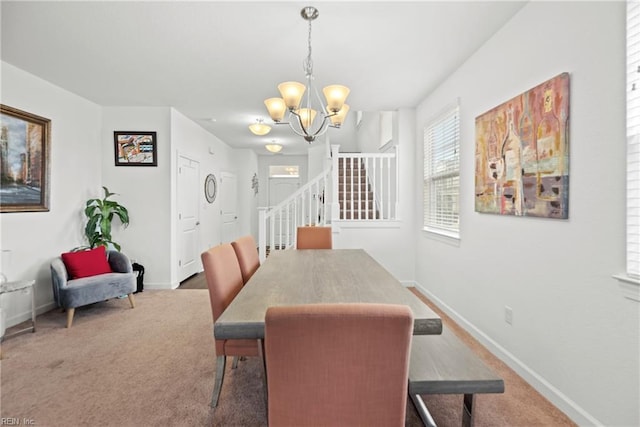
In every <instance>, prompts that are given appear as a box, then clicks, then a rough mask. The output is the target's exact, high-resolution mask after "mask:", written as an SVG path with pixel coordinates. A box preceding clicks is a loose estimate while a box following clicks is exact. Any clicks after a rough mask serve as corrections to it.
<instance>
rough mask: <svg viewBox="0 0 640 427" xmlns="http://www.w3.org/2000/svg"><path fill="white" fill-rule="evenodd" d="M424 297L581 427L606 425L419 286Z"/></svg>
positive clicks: (417, 286) (417, 285)
mask: <svg viewBox="0 0 640 427" xmlns="http://www.w3.org/2000/svg"><path fill="white" fill-rule="evenodd" d="M416 289H418V290H419V291H420V292H421V293H422V294H424V295H425V296H426V297H427V298H428V299H429V300H431V301H432V302H433V303H434V304H435V305H436V306H437V307H438V308H440V309H441V310H442V311H444V312H445V313H446V314H447V315H448V316H449V317H451V319H452V320H453V321H454V322H456V323H457V324H458V325H459V326H461V327H462V328H463V329H464V330H465V331H467V332H468V333H469V334H471V336H473V337H474V338H475V339H476V340H478V341H479V342H480V344H482V345H483V346H484V347H485V348H486V349H487V350H489V351H490V352H491V353H492V354H493V355H494V356H496V357H497V358H499V359H500V360H502V361H503V362H504V363H506V364H507V365H508V366H509V367H510V368H511V369H513V370H514V371H515V372H516V373H517V374H518V375H519V376H520V377H522V379H524V380H525V381H526V382H527V383H528V384H529V385H531V386H532V387H533V388H535V389H536V390H537V391H538V392H539V393H541V394H542V395H543V396H544V397H546V398H547V399H549V400H550V401H551V403H553V404H554V405H555V406H556V407H557V408H558V409H560V410H561V411H562V412H564V413H565V414H566V415H567V416H568V417H569V418H571V419H572V420H573V421H574V422H575V423H576V424H578V425H592V426H604V424H603V423H601V422H600V421H598V420H597V419H596V418H595V417H593V416H592V415H591V414H589V413H588V412H587V411H586V410H584V409H583V408H582V407H580V406H579V405H578V404H577V403H576V402H574V401H573V400H571V399H569V398H568V397H567V396H566V395H565V394H563V393H562V392H561V391H560V390H558V389H557V388H555V387H554V386H553V385H551V384H550V383H549V382H548V381H547V380H545V379H544V378H543V377H542V376H540V375H539V374H538V373H536V372H535V371H534V370H533V369H531V368H530V367H529V366H527V365H526V364H525V363H524V362H522V361H521V360H520V359H518V358H517V357H515V356H514V355H513V354H511V353H510V352H509V351H507V350H506V349H505V348H504V347H502V346H501V345H500V344H498V343H497V342H496V341H494V340H493V339H492V338H491V337H489V336H488V335H487V334H485V333H484V332H483V331H481V330H480V329H478V328H477V327H476V326H475V325H473V324H472V323H471V322H469V321H468V320H467V319H465V318H464V317H462V316H461V315H460V314H458V312H456V311H455V310H453V309H452V308H451V307H449V306H448V305H447V304H445V303H444V302H442V301H441V300H440V299H439V298H438V297H436V296H435V295H433V294H432V293H431V292H429V291H428V290H426V289H425V288H424V287H422V286H421V285H419V284H416Z"/></svg>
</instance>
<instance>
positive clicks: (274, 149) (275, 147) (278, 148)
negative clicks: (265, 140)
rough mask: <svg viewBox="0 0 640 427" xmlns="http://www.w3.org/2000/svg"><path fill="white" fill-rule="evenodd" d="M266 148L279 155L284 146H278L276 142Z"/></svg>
mask: <svg viewBox="0 0 640 427" xmlns="http://www.w3.org/2000/svg"><path fill="white" fill-rule="evenodd" d="M264 148H266V149H267V150H268V151H270V152H272V153H279V152H280V151H281V150H282V145H280V144H276V143H275V141H274V142H272V143H271V144H266V145H265V146H264Z"/></svg>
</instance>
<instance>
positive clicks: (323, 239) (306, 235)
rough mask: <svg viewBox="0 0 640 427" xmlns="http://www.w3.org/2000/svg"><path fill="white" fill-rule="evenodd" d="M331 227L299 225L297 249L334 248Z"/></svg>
mask: <svg viewBox="0 0 640 427" xmlns="http://www.w3.org/2000/svg"><path fill="white" fill-rule="evenodd" d="M332 247H333V242H332V238H331V227H298V229H297V234H296V248H297V249H332Z"/></svg>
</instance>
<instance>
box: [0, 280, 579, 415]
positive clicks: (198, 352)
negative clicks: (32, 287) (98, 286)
mask: <svg viewBox="0 0 640 427" xmlns="http://www.w3.org/2000/svg"><path fill="white" fill-rule="evenodd" d="M136 302H137V307H136V308H135V309H131V308H129V303H128V300H127V299H122V300H118V299H115V300H110V301H107V302H104V303H100V304H94V305H92V306H89V307H85V308H81V309H78V310H77V311H76V315H75V319H74V325H73V327H72V328H71V329H66V328H65V327H64V325H65V314H64V313H61V312H60V311H58V310H54V311H51V312H49V313H45V314H44V315H41V316H39V317H38V331H37V332H36V333H35V334H32V333H27V334H24V335H20V336H17V337H12V338H9V339H7V340H6V341H5V342H4V343H3V344H2V353H3V356H4V359H3V360H2V361H1V362H0V375H1V383H0V384H1V388H0V416H1V417H12V418H19V419H20V420H21V422H22V424H21V425H23V424H24V422H23V421H22V420H23V419H27V420H32V421H33V422H34V423H35V425H37V426H55V427H57V426H71V427H73V426H265V425H266V415H265V407H264V400H263V391H262V377H261V371H260V365H259V363H258V361H257V360H256V359H255V358H253V359H251V358H250V359H247V360H246V361H243V362H240V365H239V367H238V369H236V370H231V368H230V365H231V363H227V373H226V376H225V383H224V386H223V389H222V394H221V397H220V404H219V406H218V408H217V409H216V410H215V411H213V410H211V409H210V408H209V406H208V404H209V399H210V397H211V390H212V387H213V374H214V370H215V357H214V345H213V339H212V333H211V330H212V327H211V311H210V307H209V300H208V294H207V291H206V290H203V289H187V290H180V291H145V292H143V293H141V294H137V295H136ZM445 321H446V319H445ZM472 347H473V348H474V350H478V348H476V346H472ZM479 350H480V351H485V352H486V350H484V349H482V348H481V347H479ZM483 357H492V356H490V355H488V354H485V355H483ZM490 365H491V366H492V367H493V368H494V369H496V370H497V371H499V372H500V373H501V374H502V375H503V376H504V378H505V381H506V389H507V391H506V393H505V394H504V395H481V396H479V397H478V399H477V401H476V410H477V411H478V412H477V420H476V425H477V426H533V425H538V426H562V425H573V424H572V423H571V422H570V421H569V420H568V419H567V418H566V417H565V416H564V415H563V414H562V413H560V412H559V411H558V410H557V409H555V408H554V407H553V406H552V405H550V404H549V402H547V401H546V400H545V399H544V398H542V397H541V396H540V395H539V394H537V393H536V392H535V391H533V390H532V389H531V388H530V387H529V386H528V385H526V384H525V383H524V382H523V381H522V380H521V379H519V378H518V377H517V376H516V375H515V374H514V373H513V372H511V371H510V370H509V369H508V368H506V367H505V366H504V365H503V364H501V363H500V362H498V361H496V359H495V358H493V359H490ZM310 392H311V393H312V392H313V391H312V390H310ZM426 402H427V405H428V406H429V407H430V409H431V411H432V414H433V415H434V418H435V420H436V422H437V423H438V425H439V426H441V427H447V426H455V427H458V426H459V425H460V420H461V415H460V414H461V407H462V398H461V396H440V397H435V398H434V397H427V398H426ZM406 425H407V426H411V427H413V426H416V427H417V426H420V425H421V422H420V420H419V418H418V417H417V414H416V413H415V411H414V409H413V407H412V406H411V404H410V403H409V404H408V411H407V424H406Z"/></svg>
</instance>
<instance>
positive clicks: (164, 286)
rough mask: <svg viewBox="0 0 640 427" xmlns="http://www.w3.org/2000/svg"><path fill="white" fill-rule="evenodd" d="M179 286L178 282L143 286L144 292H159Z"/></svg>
mask: <svg viewBox="0 0 640 427" xmlns="http://www.w3.org/2000/svg"><path fill="white" fill-rule="evenodd" d="M178 286H180V282H171V283H146V282H145V284H144V290H145V291H146V290H150V291H160V290H166V289H177V288H178Z"/></svg>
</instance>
